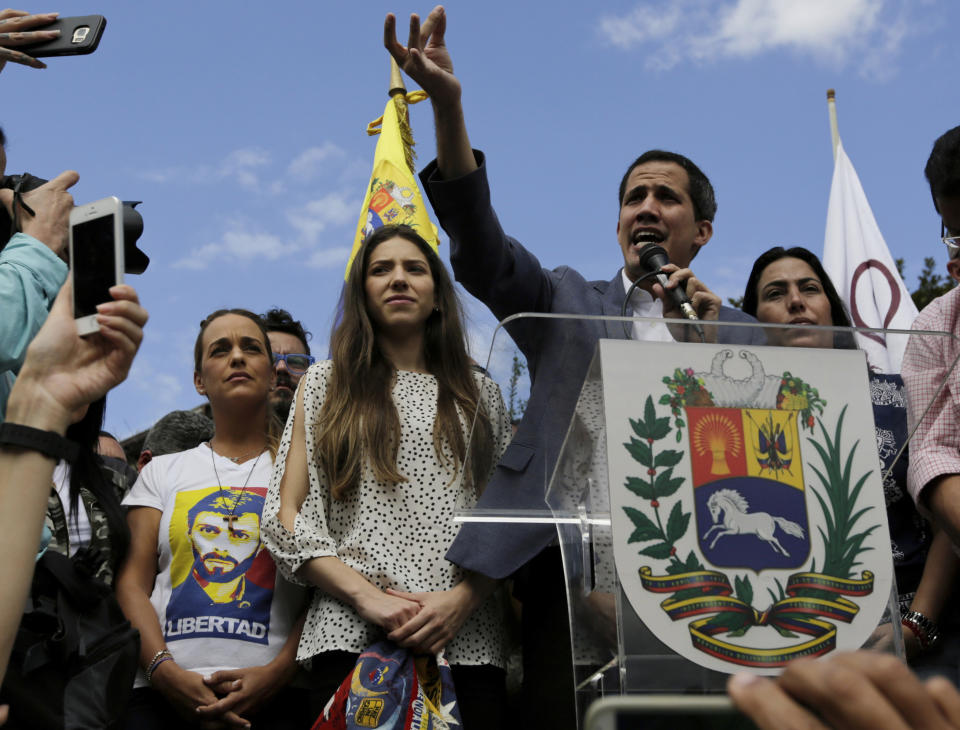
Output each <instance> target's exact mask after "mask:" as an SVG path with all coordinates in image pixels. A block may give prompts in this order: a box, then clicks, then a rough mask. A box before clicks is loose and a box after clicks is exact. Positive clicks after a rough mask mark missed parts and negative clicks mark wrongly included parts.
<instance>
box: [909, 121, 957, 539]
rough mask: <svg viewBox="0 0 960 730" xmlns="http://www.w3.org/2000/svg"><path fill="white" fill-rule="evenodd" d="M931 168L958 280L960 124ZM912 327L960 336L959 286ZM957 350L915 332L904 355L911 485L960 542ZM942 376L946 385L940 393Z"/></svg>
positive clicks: (936, 151)
mask: <svg viewBox="0 0 960 730" xmlns="http://www.w3.org/2000/svg"><path fill="white" fill-rule="evenodd" d="M925 173H926V176H927V180H928V181H929V183H930V193H931V194H932V195H933V204H934V206H935V207H936V209H937V212H938V213H939V214H940V219H941V232H940V235H941V238H942V239H943V242H944V243H945V244H946V246H947V255H948V256H949V261H948V262H947V271H949V272H950V276H951V277H953V278H954V279H955V280H957V281H960V127H954V128H953V129H951V130H950V131H949V132H947V133H946V134H944V135H943V136H942V137H940V139H938V140H937V141H936V142H935V143H934V145H933V151H932V152H931V153H930V159H928V160H927V167H926V170H925ZM913 329H915V330H935V331H941V332H950V333H952V334H953V335H954V337H960V287H958V288H955V289H953V290H951V291H950V292H948V293H947V294H944V295H943V296H941V297H938V298H937V299H935V300H933V301H932V302H930V304H929V305H928V306H927V307H925V308H924V310H923V311H922V312H921V313H920V316H918V317H917V319H916V321H915V322H914V323H913ZM958 355H960V340H957V339H953V338H948V337H931V336H928V337H916V336H915V337H911V338H910V342H909V344H908V345H907V349H906V352H905V354H904V358H903V380H904V385H905V386H906V389H907V398H908V417H909V428H910V430H911V431H912V430H913V428H914V427H915V426H916V427H917V430H916V433H915V434H914V437H913V440H912V441H911V442H910V466H909V472H908V480H907V485H908V487H909V489H910V494H911V495H912V496H913V498H914V500H915V501H916V502H917V505H918V506H919V507H920V509H921V511H924V512H926V511H927V510H929V512H930V513H932V514H933V515H934V516H935V518H936V520H937V522H938V523H939V524H940V525H941V526H942V527H943V528H944V529H946V530H947V532H948V533H949V534H950V536H951V537H952V539H953V542H954V545H955V546H960V367H957V368H954V367H953V365H954V362H955V361H956V360H957V357H958ZM944 380H946V386H945V387H944V388H943V389H942V390H940V391H939V392H938V389H939V388H940V384H941V383H942V382H943V381H944ZM931 401H933V403H932V405H930V409H929V410H927V405H928V404H930V403H931ZM925 411H926V413H925Z"/></svg>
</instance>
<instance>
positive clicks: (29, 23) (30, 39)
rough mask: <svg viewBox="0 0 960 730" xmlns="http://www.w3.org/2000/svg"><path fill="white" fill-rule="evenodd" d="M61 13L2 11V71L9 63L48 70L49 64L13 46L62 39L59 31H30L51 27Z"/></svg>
mask: <svg viewBox="0 0 960 730" xmlns="http://www.w3.org/2000/svg"><path fill="white" fill-rule="evenodd" d="M59 15H60V14H59V13H40V14H38V15H31V14H30V13H28V12H26V11H25V10H12V9H10V8H7V9H6V10H0V71H2V70H3V67H4V65H5V64H6V63H7V61H10V62H12V63H19V64H22V65H24V66H32V67H33V68H46V67H47V64H45V63H44V62H43V61H38V60H37V59H36V58H34V57H33V56H29V55H27V54H26V53H24V52H22V51H18V50H16V49H15V48H14V47H13V46H22V45H27V44H30V43H38V42H39V41H52V40H53V39H54V38H59V37H60V31H59V30H30V29H31V28H36V27H38V26H44V25H49V24H50V23H52V22H53V21H55V20H56V19H57V17H58V16H59Z"/></svg>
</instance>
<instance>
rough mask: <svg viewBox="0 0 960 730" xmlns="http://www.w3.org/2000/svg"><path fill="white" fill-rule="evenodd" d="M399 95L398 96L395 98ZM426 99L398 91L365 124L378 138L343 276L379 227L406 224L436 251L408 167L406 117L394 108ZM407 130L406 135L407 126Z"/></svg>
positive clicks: (430, 226)
mask: <svg viewBox="0 0 960 730" xmlns="http://www.w3.org/2000/svg"><path fill="white" fill-rule="evenodd" d="M398 96H400V97H401V98H399V99H398V98H397V97H398ZM426 98H427V95H426V94H425V93H424V92H422V91H414V92H412V93H410V94H406V95H403V96H401V95H400V94H397V95H396V96H394V97H393V98H391V99H390V100H389V101H388V102H387V108H386V109H385V110H384V112H383V116H382V117H380V119H377V120H375V121H373V122H371V123H370V124H369V126H368V127H367V134H370V135H374V134H379V135H380V139H379V140H378V141H377V150H376V152H375V153H374V157H373V174H372V175H371V176H370V184H369V185H368V186H367V194H366V196H365V197H364V199H363V207H362V208H361V209H360V220H359V222H358V223H357V232H356V234H355V235H354V237H353V250H352V251H351V252H350V260H349V261H347V270H346V271H345V272H344V277H343V278H344V279H346V278H347V277H348V275H349V273H350V267H351V266H352V265H353V257H354V256H356V254H357V251H358V250H359V248H360V244H361V243H363V240H364V238H366V237H367V236H368V235H369V234H370V233H372V232H373V231H375V230H376V229H377V228H380V226H384V225H388V224H401V223H402V224H404V225H408V226H410V227H411V228H413V229H415V230H416V231H417V233H419V234H420V235H421V236H423V238H424V239H425V240H426V241H427V243H429V244H430V245H431V246H433V249H434V250H435V251H438V247H439V241H438V239H437V228H436V226H435V225H433V223H432V222H431V221H430V217H429V216H428V215H427V209H426V206H425V205H424V202H423V196H421V195H420V188H419V187H417V178H416V176H415V174H414V172H413V170H412V169H411V165H412V162H411V161H408V160H411V156H410V155H408V147H407V144H406V143H405V142H404V135H403V134H402V131H401V125H403V124H405V123H406V120H401V118H400V113H399V112H398V110H397V107H398V106H400V105H403V103H404V102H406V103H409V104H416V103H417V102H418V101H422V100H423V99H426ZM398 102H399V103H398ZM407 131H408V138H409V129H408V130H407ZM438 252H439V251H438Z"/></svg>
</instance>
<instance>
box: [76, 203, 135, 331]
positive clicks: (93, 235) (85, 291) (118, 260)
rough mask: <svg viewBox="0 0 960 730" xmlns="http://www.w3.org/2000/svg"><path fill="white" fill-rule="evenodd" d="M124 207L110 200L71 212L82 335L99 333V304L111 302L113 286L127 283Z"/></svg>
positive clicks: (77, 208)
mask: <svg viewBox="0 0 960 730" xmlns="http://www.w3.org/2000/svg"><path fill="white" fill-rule="evenodd" d="M122 207H123V204H122V203H121V202H120V200H119V198H115V197H109V198H104V199H103V200H98V201H96V202H94V203H87V204H86V205H80V206H77V207H76V208H74V209H73V211H71V213H70V270H71V272H72V274H73V316H74V319H75V320H76V322H77V333H78V334H79V335H81V336H83V335H89V334H92V333H94V332H97V331H98V330H99V329H100V327H99V325H98V324H97V305H98V304H103V303H105V302H109V301H111V297H110V287H112V286H114V285H116V284H122V283H123V269H124V260H123V259H124V256H123V253H124V244H123V210H122Z"/></svg>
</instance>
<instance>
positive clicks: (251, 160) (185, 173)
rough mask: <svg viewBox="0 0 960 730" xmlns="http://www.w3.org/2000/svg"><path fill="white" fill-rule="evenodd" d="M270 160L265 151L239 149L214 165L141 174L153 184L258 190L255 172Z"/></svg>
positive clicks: (246, 148)
mask: <svg viewBox="0 0 960 730" xmlns="http://www.w3.org/2000/svg"><path fill="white" fill-rule="evenodd" d="M270 160H271V158H270V153H269V152H267V151H266V150H264V149H261V148H259V147H241V148H240V149H236V150H234V151H233V152H230V153H229V154H227V155H226V157H224V158H223V159H222V160H221V161H220V162H219V163H217V164H216V165H196V166H193V167H184V166H179V167H167V168H163V169H159V170H146V171H144V172H143V173H141V177H143V178H144V179H146V180H149V181H150V182H156V183H171V182H180V183H192V184H204V183H207V184H212V183H219V182H222V181H224V180H232V181H234V182H237V183H239V184H240V185H242V186H243V187H246V188H251V189H256V188H258V187H259V186H260V177H259V175H258V170H259V169H260V168H262V167H264V166H265V165H268V164H270Z"/></svg>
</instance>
